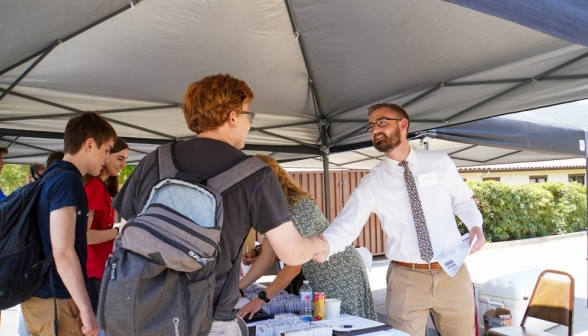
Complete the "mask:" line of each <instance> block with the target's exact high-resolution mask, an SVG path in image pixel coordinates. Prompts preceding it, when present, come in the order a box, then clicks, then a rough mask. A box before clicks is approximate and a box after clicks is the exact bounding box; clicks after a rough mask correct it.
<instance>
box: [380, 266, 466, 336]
mask: <svg viewBox="0 0 588 336" xmlns="http://www.w3.org/2000/svg"><path fill="white" fill-rule="evenodd" d="M386 278H387V283H388V288H387V292H386V312H387V318H386V322H387V323H388V324H390V325H392V326H393V327H394V328H396V329H398V330H402V331H404V332H406V333H408V334H409V335H411V336H424V335H425V332H426V327H427V317H428V315H429V310H431V309H432V310H433V318H434V321H435V325H436V326H437V329H438V331H439V332H440V333H441V335H443V336H472V335H474V334H475V325H474V320H475V319H474V313H475V311H474V309H475V308H474V291H473V287H472V281H471V278H470V274H469V273H468V270H467V267H466V265H465V264H464V265H463V266H462V268H461V269H460V270H459V272H458V273H457V274H456V275H455V277H454V278H451V277H450V276H449V275H447V273H445V271H444V270H428V269H412V268H406V267H402V266H398V265H394V264H393V263H390V266H389V267H388V274H387V276H386Z"/></svg>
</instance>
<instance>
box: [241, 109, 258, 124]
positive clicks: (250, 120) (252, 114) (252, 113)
mask: <svg viewBox="0 0 588 336" xmlns="http://www.w3.org/2000/svg"><path fill="white" fill-rule="evenodd" d="M241 113H243V114H246V115H247V118H249V122H250V123H253V119H255V112H247V111H243V112H241Z"/></svg>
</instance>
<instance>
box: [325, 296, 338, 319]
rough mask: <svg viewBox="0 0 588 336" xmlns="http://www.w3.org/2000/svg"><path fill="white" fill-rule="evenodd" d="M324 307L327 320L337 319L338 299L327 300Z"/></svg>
mask: <svg viewBox="0 0 588 336" xmlns="http://www.w3.org/2000/svg"><path fill="white" fill-rule="evenodd" d="M325 306H326V310H327V320H333V319H338V318H339V313H340V312H341V300H340V299H327V300H326V304H325Z"/></svg>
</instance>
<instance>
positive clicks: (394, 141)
mask: <svg viewBox="0 0 588 336" xmlns="http://www.w3.org/2000/svg"><path fill="white" fill-rule="evenodd" d="M383 135H384V139H382V140H380V141H378V142H377V143H376V141H375V140H372V144H373V145H374V147H375V148H376V149H377V150H378V151H380V152H382V153H387V152H390V151H393V150H395V149H396V148H398V147H399V146H400V137H398V136H395V135H392V136H390V137H389V136H387V135H386V134H383Z"/></svg>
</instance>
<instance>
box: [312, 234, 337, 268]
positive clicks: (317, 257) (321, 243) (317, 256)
mask: <svg viewBox="0 0 588 336" xmlns="http://www.w3.org/2000/svg"><path fill="white" fill-rule="evenodd" d="M308 239H310V240H311V241H312V242H313V244H314V256H313V257H312V260H314V261H316V262H318V263H323V262H325V261H326V260H327V258H328V257H329V251H330V250H331V247H330V245H329V243H328V242H327V241H326V240H325V237H324V236H323V235H322V234H319V235H316V236H310V237H308Z"/></svg>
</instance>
